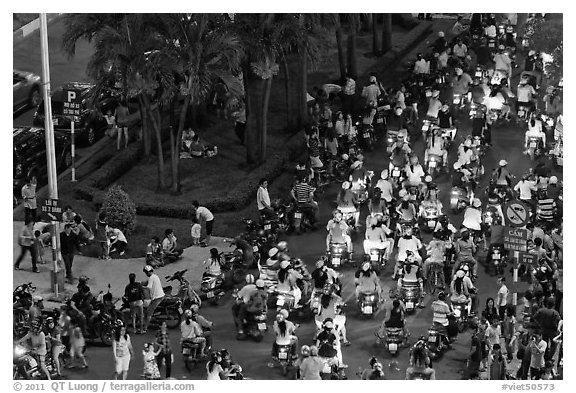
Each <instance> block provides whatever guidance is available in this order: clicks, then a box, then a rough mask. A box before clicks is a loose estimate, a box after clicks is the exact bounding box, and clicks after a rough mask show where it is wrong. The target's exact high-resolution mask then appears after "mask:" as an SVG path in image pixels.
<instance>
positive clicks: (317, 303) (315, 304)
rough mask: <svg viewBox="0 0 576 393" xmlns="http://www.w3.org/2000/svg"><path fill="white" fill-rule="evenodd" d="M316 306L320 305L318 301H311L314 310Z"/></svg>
mask: <svg viewBox="0 0 576 393" xmlns="http://www.w3.org/2000/svg"><path fill="white" fill-rule="evenodd" d="M318 307H320V303H319V302H314V303H312V309H314V310H316V309H317V308H318Z"/></svg>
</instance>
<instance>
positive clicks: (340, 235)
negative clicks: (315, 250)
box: [326, 209, 359, 259]
mask: <svg viewBox="0 0 576 393" xmlns="http://www.w3.org/2000/svg"><path fill="white" fill-rule="evenodd" d="M355 214H359V213H355ZM342 218H343V214H342V212H341V211H340V210H338V209H337V210H334V211H333V212H332V219H331V220H330V221H328V224H327V225H326V230H327V231H328V235H327V236H326V251H327V252H329V251H330V244H332V243H335V244H336V243H346V248H347V249H348V254H349V255H350V256H349V258H350V259H351V258H352V252H353V250H352V239H351V238H350V236H349V235H348V231H349V226H348V224H347V223H346V221H344V220H343V219H342Z"/></svg>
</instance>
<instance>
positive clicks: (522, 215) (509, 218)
mask: <svg viewBox="0 0 576 393" xmlns="http://www.w3.org/2000/svg"><path fill="white" fill-rule="evenodd" d="M502 210H503V212H504V217H506V223H507V224H508V225H510V226H511V227H523V226H525V225H526V224H527V223H528V220H529V219H530V214H529V213H528V208H527V207H526V205H524V204H523V203H522V202H519V201H510V202H508V203H506V204H504V206H503V209H502Z"/></svg>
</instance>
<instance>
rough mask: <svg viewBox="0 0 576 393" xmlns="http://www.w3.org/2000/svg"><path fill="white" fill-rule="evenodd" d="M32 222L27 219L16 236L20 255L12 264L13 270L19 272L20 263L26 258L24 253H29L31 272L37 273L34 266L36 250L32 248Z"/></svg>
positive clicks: (36, 268)
mask: <svg viewBox="0 0 576 393" xmlns="http://www.w3.org/2000/svg"><path fill="white" fill-rule="evenodd" d="M33 231H34V221H32V220H31V219H28V220H27V221H26V222H25V223H24V226H23V227H22V229H21V230H20V234H19V235H18V244H20V255H19V256H18V259H16V263H15V264H14V270H20V263H22V259H24V256H26V252H30V257H31V258H32V271H33V272H34V273H38V272H39V270H38V267H37V266H36V249H35V248H34V232H33Z"/></svg>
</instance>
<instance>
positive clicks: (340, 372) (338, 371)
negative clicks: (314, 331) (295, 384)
mask: <svg viewBox="0 0 576 393" xmlns="http://www.w3.org/2000/svg"><path fill="white" fill-rule="evenodd" d="M320 359H322V361H323V362H324V367H323V368H322V371H321V372H320V377H321V378H322V379H323V380H345V379H348V378H347V377H346V374H345V373H344V370H345V369H346V368H345V367H342V366H341V365H338V363H337V361H336V360H335V359H334V358H323V357H321V358H320Z"/></svg>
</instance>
